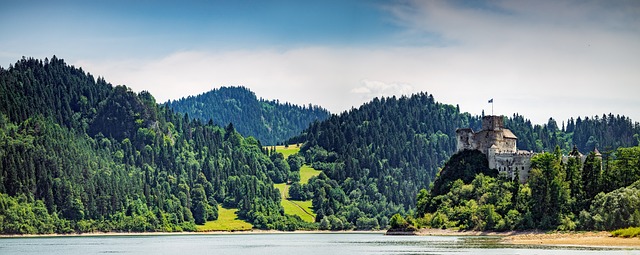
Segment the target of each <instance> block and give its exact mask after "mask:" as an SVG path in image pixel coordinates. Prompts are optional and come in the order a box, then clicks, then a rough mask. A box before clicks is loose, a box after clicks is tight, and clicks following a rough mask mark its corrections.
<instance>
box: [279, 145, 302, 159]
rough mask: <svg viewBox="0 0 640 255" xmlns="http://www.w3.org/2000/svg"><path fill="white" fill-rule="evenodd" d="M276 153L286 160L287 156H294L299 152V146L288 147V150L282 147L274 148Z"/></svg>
mask: <svg viewBox="0 0 640 255" xmlns="http://www.w3.org/2000/svg"><path fill="white" fill-rule="evenodd" d="M276 151H277V152H280V153H282V155H283V156H284V158H285V159H286V158H287V157H289V155H292V154H296V153H298V152H299V151H300V146H298V145H296V144H292V145H289V147H288V148H285V147H284V145H280V146H276Z"/></svg>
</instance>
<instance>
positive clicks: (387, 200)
mask: <svg viewBox="0 0 640 255" xmlns="http://www.w3.org/2000/svg"><path fill="white" fill-rule="evenodd" d="M480 117H481V116H471V115H470V114H468V113H461V112H460V111H459V109H458V107H457V106H452V105H446V104H441V103H438V102H436V101H435V100H434V98H433V96H432V95H429V94H427V93H419V94H414V95H412V96H409V97H407V96H403V97H400V98H396V97H389V98H376V99H373V100H372V101H371V102H368V103H366V104H364V105H362V106H360V107H359V108H357V109H352V110H350V111H347V112H343V113H342V114H340V115H334V116H331V117H330V118H329V119H327V120H326V121H323V122H316V123H313V124H312V125H311V126H310V127H309V128H308V129H307V130H305V131H304V132H303V133H302V134H301V135H300V136H298V137H295V138H292V139H290V140H289V143H304V144H303V146H302V148H301V153H302V154H303V155H305V157H306V160H307V162H310V163H312V164H313V167H314V168H315V169H319V170H322V171H323V174H321V175H320V177H319V179H320V180H321V183H320V184H321V185H322V186H321V187H316V188H311V187H310V190H313V194H315V197H314V199H313V203H314V208H316V210H317V215H318V217H317V218H316V219H317V220H321V219H322V217H323V216H330V215H334V217H337V218H338V219H341V221H343V222H348V224H352V225H355V224H356V221H357V219H358V217H354V216H352V215H360V216H362V217H368V218H376V219H377V220H378V221H379V222H380V223H381V225H382V222H388V220H389V217H390V216H391V215H393V214H395V213H396V212H400V213H402V212H406V211H410V210H412V209H414V208H415V206H416V200H415V198H416V195H417V194H418V191H419V190H420V189H426V188H428V187H429V185H430V184H431V183H432V182H433V181H434V179H435V177H436V175H437V174H438V172H439V168H440V167H442V166H443V165H444V163H445V162H446V161H447V160H449V158H450V156H451V155H452V154H453V152H454V151H455V150H456V136H455V130H456V129H457V128H462V127H471V128H473V129H475V130H478V129H479V127H480V125H481V122H480ZM505 125H506V127H507V128H509V129H511V130H512V131H513V132H514V134H515V135H516V136H517V137H518V138H519V139H518V147H519V149H523V150H532V151H536V152H541V151H553V150H554V149H555V148H556V146H557V147H559V148H560V149H561V151H562V152H564V153H565V154H568V153H569V152H570V151H571V148H572V147H573V145H574V144H576V145H577V146H578V148H579V149H580V151H582V152H583V153H587V152H589V151H592V150H593V149H594V148H596V147H597V148H599V149H600V150H601V151H604V154H605V157H608V156H609V155H612V153H611V152H612V151H614V150H615V149H617V148H618V147H629V146H636V145H638V137H639V136H638V135H639V134H640V125H639V124H638V123H637V122H632V121H631V120H630V119H629V118H627V117H624V116H614V115H612V114H609V115H603V117H602V118H599V117H597V116H596V117H592V118H588V117H586V118H584V119H583V118H577V120H574V119H570V120H568V121H567V122H566V125H565V122H563V124H562V127H560V126H559V125H558V124H557V123H556V121H555V120H553V119H550V120H549V122H548V123H546V124H544V125H533V124H531V122H530V121H529V120H527V119H525V118H524V117H523V116H520V115H517V114H516V115H513V116H512V117H505ZM312 184H314V182H313V181H311V182H310V185H312ZM353 205H355V206H353Z"/></svg>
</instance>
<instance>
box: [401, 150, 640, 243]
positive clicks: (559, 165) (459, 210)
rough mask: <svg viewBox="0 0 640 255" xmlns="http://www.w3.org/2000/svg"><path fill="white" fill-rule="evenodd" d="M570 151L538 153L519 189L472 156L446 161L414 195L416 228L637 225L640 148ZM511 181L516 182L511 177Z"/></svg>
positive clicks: (477, 154) (459, 155) (483, 159)
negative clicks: (605, 154)
mask: <svg viewBox="0 0 640 255" xmlns="http://www.w3.org/2000/svg"><path fill="white" fill-rule="evenodd" d="M602 160H603V159H602V157H601V156H600V155H598V154H596V153H594V152H591V153H589V155H587V156H586V159H584V162H583V157H582V155H581V154H580V153H579V152H578V151H577V149H576V150H573V151H572V152H571V153H570V154H569V156H563V155H562V153H561V151H560V149H559V147H558V148H557V149H556V150H555V151H554V152H552V153H551V152H545V153H540V154H536V155H535V156H534V157H533V158H532V161H531V167H532V169H531V171H530V176H529V180H528V181H527V182H526V183H524V184H521V183H519V182H517V181H512V180H511V179H508V178H505V177H504V176H499V175H498V173H497V171H491V170H489V169H488V167H487V160H486V157H485V156H484V155H483V154H482V153H480V152H478V151H463V152H460V153H457V154H456V155H454V156H452V157H451V159H450V160H449V161H448V162H447V164H446V165H445V166H444V168H443V169H442V171H441V173H440V175H439V176H438V178H437V179H436V181H435V183H434V185H433V187H432V189H431V190H430V191H427V190H421V192H420V194H419V195H418V203H417V206H418V210H417V218H416V219H414V220H409V222H412V223H413V224H415V225H417V226H418V227H432V228H460V229H467V230H497V231H505V230H514V229H534V228H535V229H547V230H563V231H566V230H593V229H596V230H614V229H620V228H627V227H637V226H640V200H639V199H638V198H639V197H640V147H629V148H618V149H617V150H616V151H615V152H614V153H612V154H611V158H609V159H606V160H607V161H608V163H605V162H603V161H602ZM516 180H517V178H516Z"/></svg>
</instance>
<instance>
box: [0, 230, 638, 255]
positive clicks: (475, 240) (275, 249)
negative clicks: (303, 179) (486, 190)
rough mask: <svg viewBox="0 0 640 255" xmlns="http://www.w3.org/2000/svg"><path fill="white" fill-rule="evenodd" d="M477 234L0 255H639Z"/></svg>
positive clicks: (88, 243)
mask: <svg viewBox="0 0 640 255" xmlns="http://www.w3.org/2000/svg"><path fill="white" fill-rule="evenodd" d="M498 240H499V239H498V238H494V237H477V236H460V237H456V236H385V235H383V234H380V233H319V234H318V233H274V234H262V233H260V234H210V235H185V234H179V235H139V236H138V235H125V236H68V237H28V238H0V254H12V255H13V254H50V255H55V254H70V255H80V254H82V255H85V254H102V255H104V254H145V255H146V254H181V255H187V254H239V255H240V254H242V255H246V254H264V255H271V254H285V255H297V254H300V255H314V254H322V255H325V254H345V255H347V254H349V255H354V254H355V255H357V254H558V253H562V254H563V255H571V254H581V255H582V254H640V250H632V249H614V248H578V247H548V246H547V247H546V246H523V245H508V244H500V243H498Z"/></svg>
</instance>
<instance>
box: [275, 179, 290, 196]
mask: <svg viewBox="0 0 640 255" xmlns="http://www.w3.org/2000/svg"><path fill="white" fill-rule="evenodd" d="M273 187H275V188H276V189H279V190H280V197H282V198H283V199H285V198H289V185H287V184H286V183H278V184H273Z"/></svg>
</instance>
